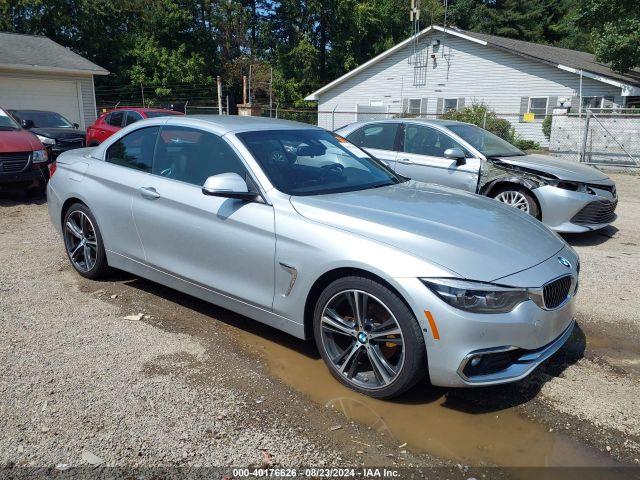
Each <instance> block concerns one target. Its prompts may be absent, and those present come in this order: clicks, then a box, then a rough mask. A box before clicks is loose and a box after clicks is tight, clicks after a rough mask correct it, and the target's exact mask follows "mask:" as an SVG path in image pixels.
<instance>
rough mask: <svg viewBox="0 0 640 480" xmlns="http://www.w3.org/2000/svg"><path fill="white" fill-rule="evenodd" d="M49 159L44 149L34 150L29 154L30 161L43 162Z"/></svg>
mask: <svg viewBox="0 0 640 480" xmlns="http://www.w3.org/2000/svg"><path fill="white" fill-rule="evenodd" d="M48 159H49V155H47V151H46V150H34V151H33V153H32V154H31V161H32V162H33V163H43V162H46V161H47V160H48Z"/></svg>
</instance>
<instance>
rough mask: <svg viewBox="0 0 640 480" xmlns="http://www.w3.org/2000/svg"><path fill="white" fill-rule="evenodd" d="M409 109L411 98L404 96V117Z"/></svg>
mask: <svg viewBox="0 0 640 480" xmlns="http://www.w3.org/2000/svg"><path fill="white" fill-rule="evenodd" d="M408 111H409V99H408V98H403V99H402V115H401V116H402V117H404V116H405V115H406V114H407V112H408Z"/></svg>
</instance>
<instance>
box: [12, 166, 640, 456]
mask: <svg viewBox="0 0 640 480" xmlns="http://www.w3.org/2000/svg"><path fill="white" fill-rule="evenodd" d="M614 179H615V180H616V182H617V184H618V191H619V193H620V198H621V204H620V206H619V209H618V213H619V216H620V218H619V220H618V221H617V222H616V224H615V227H610V228H608V229H606V230H604V231H601V232H596V233H592V234H587V235H580V236H578V235H574V236H568V237H567V240H568V241H569V242H570V243H571V244H572V245H574V247H575V248H576V249H577V250H578V252H579V253H580V256H581V259H582V269H583V270H582V271H583V273H582V279H581V280H582V283H581V295H580V298H579V300H578V312H579V313H578V323H579V326H580V328H579V329H578V330H577V331H576V333H575V334H574V336H573V338H572V341H571V342H570V345H568V347H567V348H565V349H564V350H563V351H562V352H560V355H558V356H557V357H556V358H554V360H553V361H551V362H549V364H548V365H547V366H545V367H544V368H542V369H540V370H539V371H537V372H536V373H535V374H534V375H532V376H531V377H530V378H528V379H527V380H526V381H524V382H521V383H518V384H515V385H513V386H508V387H500V388H497V389H480V390H477V391H473V392H472V391H469V390H465V391H462V392H461V391H458V392H454V393H453V394H452V395H455V396H456V397H464V399H465V401H469V402H474V401H476V400H477V401H478V403H481V404H482V405H483V407H482V408H485V407H486V406H487V404H488V403H491V401H494V400H487V398H491V397H495V398H496V399H495V402H496V404H498V407H496V408H503V407H502V405H503V404H504V405H506V406H515V405H519V406H518V407H517V408H518V409H519V410H520V411H521V412H522V413H523V414H524V415H526V416H528V417H530V418H534V419H535V421H536V422H538V423H541V424H543V425H547V426H548V427H549V430H554V429H555V430H558V429H560V428H562V429H564V430H566V431H567V434H569V435H571V436H573V437H574V438H575V439H576V440H578V441H580V442H583V443H585V444H589V445H592V446H595V447H597V448H598V449H600V450H601V451H603V452H606V455H611V456H613V457H614V458H616V459H618V460H620V461H623V462H625V463H633V462H634V461H635V462H636V463H640V462H638V460H637V457H638V456H639V455H640V420H638V415H637V412H638V411H640V403H638V402H639V400H638V399H639V398H640V360H639V359H640V346H639V345H638V341H637V339H638V338H640V314H638V306H639V302H638V300H637V299H636V297H635V296H634V295H633V294H634V292H636V291H637V290H638V288H639V287H640V277H638V275H637V272H639V271H640V256H639V255H638V253H639V251H638V245H640V231H639V229H638V227H637V225H638V224H640V188H638V187H639V186H640V177H638V176H631V175H614ZM0 237H1V239H2V242H1V245H2V248H0V322H1V325H2V330H1V331H0V359H1V361H2V365H3V366H5V368H3V369H2V371H0V431H1V432H2V434H1V435H0V465H33V466H54V465H62V464H69V465H86V464H93V463H100V462H102V463H103V464H105V465H118V466H127V467H132V466H158V465H160V466H172V465H186V466H194V465H216V466H240V467H244V466H261V465H263V464H267V463H269V462H270V463H272V464H273V465H285V466H296V465H316V466H321V465H332V466H338V465H357V464H363V463H364V464H367V465H371V464H374V465H390V464H394V465H398V466H403V465H424V466H433V465H451V464H450V462H448V461H444V460H440V459H436V458H434V457H433V456H431V455H427V454H417V453H416V454H414V453H412V452H411V451H410V450H409V451H407V450H402V451H401V452H400V451H399V449H398V445H397V444H392V443H391V442H390V440H389V439H388V438H384V437H382V436H381V435H380V434H378V433H376V432H374V431H371V430H370V429H367V428H366V427H361V426H359V425H358V424H354V423H352V422H348V421H345V419H344V417H342V416H340V415H338V414H337V413H335V412H333V411H331V410H329V409H322V408H319V407H318V406H317V405H316V404H314V403H313V402H311V401H310V400H308V399H307V398H306V397H305V396H304V394H301V393H300V392H296V391H295V390H292V389H291V388H289V387H287V386H286V385H284V384H283V383H282V382H280V381H278V379H277V378H275V377H274V376H273V375H270V372H269V370H268V368H267V366H266V365H264V364H263V363H262V362H261V360H260V355H258V356H255V357H252V356H247V354H246V346H242V345H239V344H238V342H239V339H238V335H235V334H234V331H237V329H238V328H243V327H242V324H243V321H244V319H243V318H242V317H240V316H237V315H234V314H231V313H229V312H226V311H223V310H221V309H217V308H215V307H211V306H208V305H206V304H204V303H203V302H199V301H197V300H190V299H189V298H187V297H186V296H184V295H180V294H177V293H174V292H172V291H171V290H169V289H165V288H164V287H160V286H156V285H154V284H151V283H150V282H146V281H144V280H140V279H137V278H134V277H132V276H128V275H126V274H116V275H115V277H113V278H110V279H109V280H108V281H105V282H92V281H87V280H84V279H82V278H81V277H79V276H78V275H77V274H76V273H75V272H74V271H73V270H72V269H71V267H70V266H69V264H68V261H67V259H66V256H65V254H64V251H63V248H62V244H61V241H60V239H59V238H58V237H57V235H56V234H55V233H54V231H53V229H52V227H51V226H50V224H49V218H48V215H47V212H46V205H45V204H44V202H43V201H42V200H41V201H36V202H30V201H27V200H25V199H23V198H20V197H13V198H6V197H5V198H0ZM138 313H142V314H143V315H144V316H143V317H142V318H141V319H140V320H126V319H125V318H124V317H125V316H128V315H136V314H138ZM217 318H220V319H223V320H222V321H218V320H216V319H217ZM510 396H512V397H513V398H509V397H510ZM497 397H500V399H497ZM390 408H393V407H392V405H391V404H390ZM505 408H506V407H505ZM496 418H497V417H496ZM569 424H571V428H569V427H568V425H569ZM338 425H339V426H340V428H335V427H336V426H338ZM267 452H268V453H267ZM96 457H97V458H96ZM454 468H455V465H454Z"/></svg>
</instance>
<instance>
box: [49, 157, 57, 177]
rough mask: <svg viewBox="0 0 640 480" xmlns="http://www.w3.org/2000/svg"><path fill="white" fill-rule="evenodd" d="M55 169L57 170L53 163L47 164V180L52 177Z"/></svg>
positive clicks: (55, 164)
mask: <svg viewBox="0 0 640 480" xmlns="http://www.w3.org/2000/svg"><path fill="white" fill-rule="evenodd" d="M56 168H58V164H57V163H56V162H55V161H54V162H52V163H50V164H49V178H51V177H53V174H54V173H56Z"/></svg>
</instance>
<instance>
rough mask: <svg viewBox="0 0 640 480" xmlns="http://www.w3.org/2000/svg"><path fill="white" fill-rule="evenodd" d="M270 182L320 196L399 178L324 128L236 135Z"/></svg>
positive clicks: (293, 192) (289, 191)
mask: <svg viewBox="0 0 640 480" xmlns="http://www.w3.org/2000/svg"><path fill="white" fill-rule="evenodd" d="M237 136H238V138H240V139H241V140H242V142H243V143H244V144H245V145H246V146H247V148H248V149H249V151H250V152H251V154H252V155H253V156H254V158H255V159H256V160H257V161H258V163H259V164H260V166H261V167H262V170H264V173H265V174H266V175H267V177H269V180H270V181H271V183H272V184H273V185H274V186H275V187H276V188H277V189H278V190H280V191H281V192H283V193H286V194H288V195H321V194H323V193H336V192H349V191H353V190H364V189H367V188H376V187H383V186H386V185H393V184H396V183H399V182H401V181H402V179H401V177H398V176H397V175H396V174H394V173H393V172H392V171H391V170H389V169H388V168H387V167H385V166H384V165H383V164H381V163H380V162H378V161H377V160H374V159H373V158H371V157H370V156H369V155H367V154H366V153H365V152H364V151H362V150H360V149H359V148H358V147H356V146H355V145H353V144H351V143H349V142H348V141H347V140H345V139H343V138H342V137H335V136H333V135H332V134H330V133H329V132H327V131H325V130H315V129H313V130H312V129H304V130H264V131H255V132H244V133H239V134H237Z"/></svg>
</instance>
